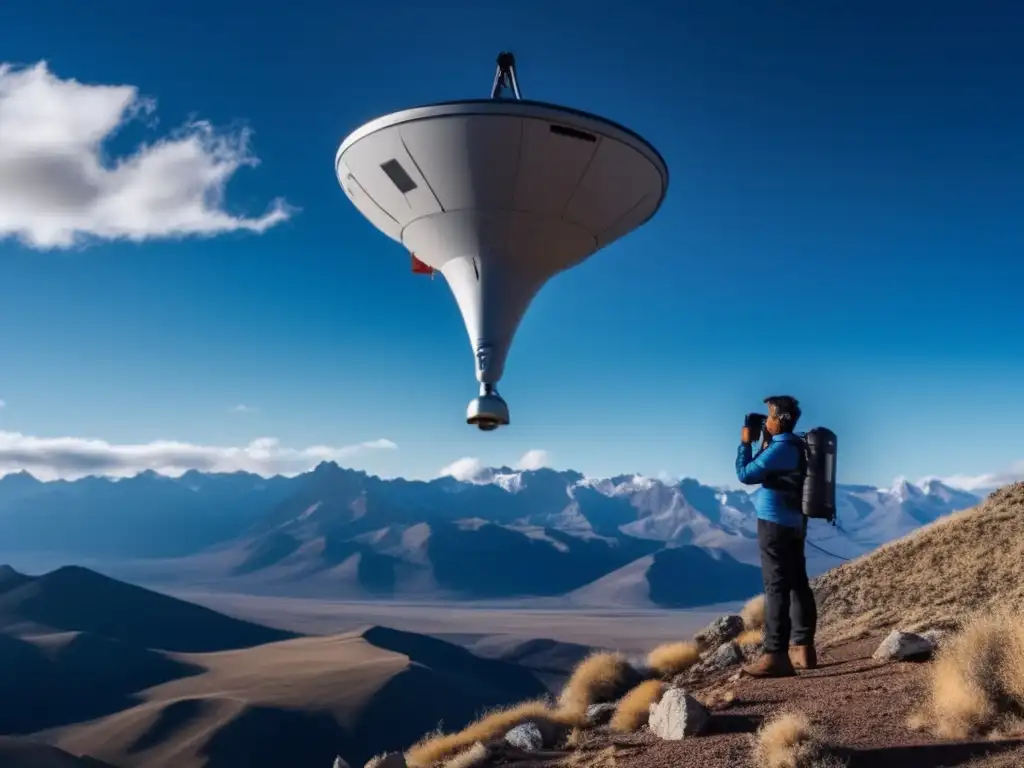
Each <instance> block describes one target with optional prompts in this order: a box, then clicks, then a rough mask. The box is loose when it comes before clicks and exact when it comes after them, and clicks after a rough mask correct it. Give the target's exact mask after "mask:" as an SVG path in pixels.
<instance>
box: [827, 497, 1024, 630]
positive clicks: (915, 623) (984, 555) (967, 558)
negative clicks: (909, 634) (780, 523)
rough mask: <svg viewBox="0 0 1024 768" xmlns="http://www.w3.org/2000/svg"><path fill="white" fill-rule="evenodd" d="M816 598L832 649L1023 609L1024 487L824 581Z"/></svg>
mask: <svg viewBox="0 0 1024 768" xmlns="http://www.w3.org/2000/svg"><path fill="white" fill-rule="evenodd" d="M815 592H816V594H817V595H818V604H819V610H820V611H821V613H822V616H823V617H824V627H823V630H824V631H823V638H822V639H823V640H826V641H831V642H836V641H839V640H843V639H849V638H855V637H857V636H859V635H862V634H864V633H867V632H873V631H878V630H881V629H885V628H889V627H893V626H896V625H899V626H900V627H902V628H904V629H910V630H913V629H917V628H919V627H935V626H951V625H952V624H953V623H954V622H956V621H957V620H958V619H959V618H961V617H962V616H964V615H965V614H969V613H972V612H976V611H984V610H987V609H996V608H998V609H1002V608H1010V609H1017V610H1020V609H1024V484H1021V483H1017V484H1015V485H1010V486H1006V487H1004V488H1000V489H999V490H997V491H995V492H994V493H992V494H991V495H990V496H989V497H988V499H987V500H986V501H985V502H984V503H982V504H980V505H978V506H977V507H972V508H971V509H967V510H964V511H962V512H957V513H954V514H952V515H949V516H947V517H944V518H940V519H939V520H938V521H936V522H934V523H932V524H931V525H928V526H925V527H924V528H921V529H919V530H917V531H915V532H913V533H911V534H910V535H908V536H905V537H904V538H902V539H898V540H896V541H893V542H890V543H889V544H886V545H884V546H882V547H881V548H879V549H878V550H876V551H874V552H872V553H871V554H869V555H866V556H864V557H861V558H859V559H857V560H854V561H852V562H850V563H846V564H844V565H841V566H839V567H838V568H835V569H833V570H831V571H829V572H828V573H825V574H823V575H822V576H820V577H819V578H818V579H817V580H816V582H815Z"/></svg>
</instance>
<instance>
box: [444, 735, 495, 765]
mask: <svg viewBox="0 0 1024 768" xmlns="http://www.w3.org/2000/svg"><path fill="white" fill-rule="evenodd" d="M490 756H491V753H490V750H488V749H487V746H486V745H485V744H483V742H479V741H478V742H477V743H476V744H474V745H473V746H472V747H470V748H469V749H467V750H466V751H465V752H460V753H459V754H457V755H456V756H455V757H453V758H451V759H450V760H448V761H446V762H445V764H444V768H473V766H476V765H480V764H481V763H483V762H485V761H486V760H487V758H489V757H490Z"/></svg>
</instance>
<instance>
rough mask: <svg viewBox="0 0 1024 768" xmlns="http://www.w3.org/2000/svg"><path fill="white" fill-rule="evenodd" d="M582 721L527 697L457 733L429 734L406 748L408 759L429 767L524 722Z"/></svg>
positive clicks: (572, 723) (413, 764)
mask: <svg viewBox="0 0 1024 768" xmlns="http://www.w3.org/2000/svg"><path fill="white" fill-rule="evenodd" d="M581 721H582V718H581V716H580V715H578V714H576V713H571V712H566V711H559V710H554V709H551V708H550V707H549V706H548V705H547V704H546V703H545V702H543V701H527V702H524V703H522V704H517V705H516V706H514V707H509V708H508V709H499V710H496V711H494V712H491V713H489V714H487V715H485V716H484V717H482V718H480V719H479V720H477V721H476V722H474V723H471V724H470V725H468V726H466V727H465V728H463V729H462V730H461V731H459V732H458V733H451V734H447V735H446V734H442V735H439V736H430V737H426V738H424V739H422V740H420V741H419V742H418V743H417V744H414V745H413V746H412V747H410V748H409V749H408V750H407V751H406V753H405V760H406V763H407V764H408V765H409V766H411V768H426V767H427V766H431V765H434V764H436V763H439V762H441V761H443V760H448V759H450V758H452V757H454V756H455V755H457V754H458V753H460V752H463V751H464V750H467V749H470V748H471V747H473V745H474V744H476V743H477V742H478V741H481V742H485V743H486V742H488V741H492V740H494V739H500V738H501V737H503V736H504V735H505V734H506V733H508V732H509V731H510V730H512V729H513V728H515V727H516V726H517V725H522V724H523V723H529V722H535V723H547V724H550V725H552V726H566V727H573V726H576V725H581V724H582V722H581Z"/></svg>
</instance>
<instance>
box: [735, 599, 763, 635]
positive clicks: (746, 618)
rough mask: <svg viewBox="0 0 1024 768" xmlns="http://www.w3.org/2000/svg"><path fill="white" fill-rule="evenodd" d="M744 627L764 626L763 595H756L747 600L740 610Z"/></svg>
mask: <svg viewBox="0 0 1024 768" xmlns="http://www.w3.org/2000/svg"><path fill="white" fill-rule="evenodd" d="M740 618H741V619H743V628H744V629H762V628H763V627H764V595H757V596H756V597H752V598H750V599H749V600H747V604H746V605H744V606H743V610H742V611H740Z"/></svg>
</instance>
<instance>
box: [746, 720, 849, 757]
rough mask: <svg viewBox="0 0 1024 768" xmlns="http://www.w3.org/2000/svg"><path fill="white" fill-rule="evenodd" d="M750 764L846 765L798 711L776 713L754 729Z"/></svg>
mask: <svg viewBox="0 0 1024 768" xmlns="http://www.w3.org/2000/svg"><path fill="white" fill-rule="evenodd" d="M754 762H755V764H756V765H757V768H841V767H842V766H844V765H845V764H846V763H845V761H843V760H841V759H839V758H838V757H836V756H835V755H833V754H831V753H830V752H829V749H828V747H827V746H826V745H825V744H823V743H822V742H821V741H820V739H819V738H818V736H817V734H816V733H815V731H814V729H813V728H812V727H811V724H810V721H808V719H807V717H806V715H804V714H802V713H800V712H783V713H781V714H778V715H776V716H775V717H773V718H772V719H770V720H769V721H767V722H766V723H765V724H764V725H762V726H761V728H760V729H758V732H757V734H756V735H755V737H754Z"/></svg>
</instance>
